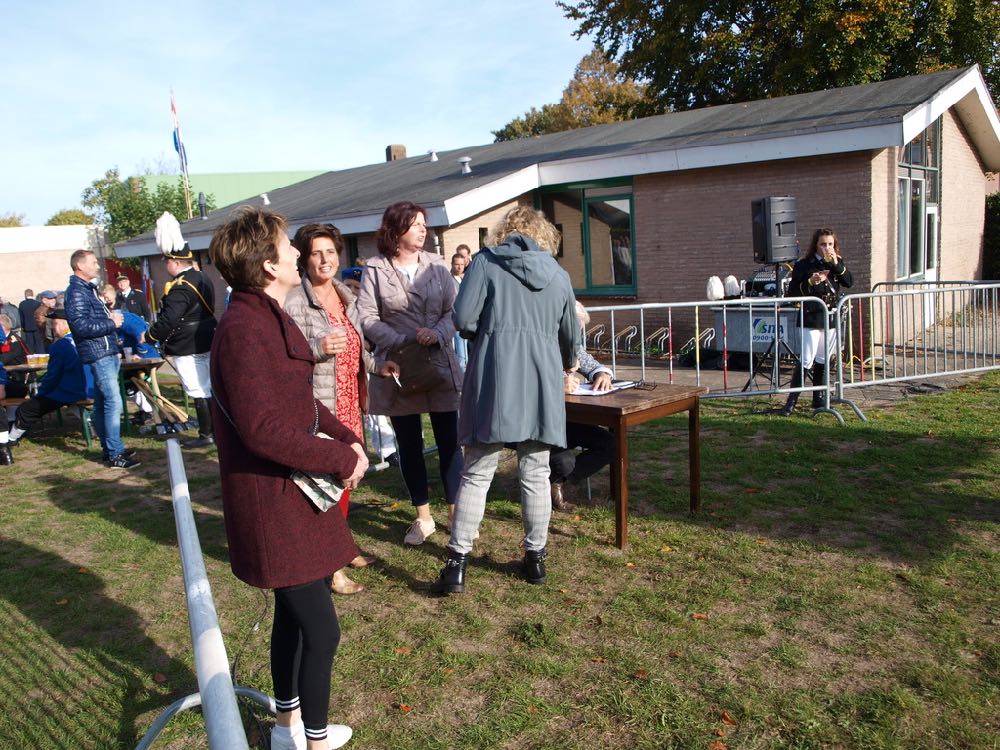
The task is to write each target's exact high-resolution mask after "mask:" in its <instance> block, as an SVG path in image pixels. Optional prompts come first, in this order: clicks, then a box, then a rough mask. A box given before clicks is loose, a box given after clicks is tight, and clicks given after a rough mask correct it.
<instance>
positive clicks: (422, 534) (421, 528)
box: [403, 518, 437, 546]
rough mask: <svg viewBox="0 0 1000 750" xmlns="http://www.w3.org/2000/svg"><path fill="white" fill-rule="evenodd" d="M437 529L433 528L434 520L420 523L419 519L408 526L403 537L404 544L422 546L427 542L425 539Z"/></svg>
mask: <svg viewBox="0 0 1000 750" xmlns="http://www.w3.org/2000/svg"><path fill="white" fill-rule="evenodd" d="M436 528H437V527H435V526H434V519H433V518H431V519H429V520H427V521H421V520H420V519H419V518H418V519H417V520H416V521H414V522H413V523H412V524H410V528H409V529H407V531H406V536H404V537H403V543H404V544H412V545H413V546H417V545H419V544H423V543H424V542H426V541H427V538H428V537H429V536H430V535H431V534H433V533H434V531H435V530H436Z"/></svg>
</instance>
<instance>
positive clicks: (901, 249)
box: [896, 119, 941, 279]
mask: <svg viewBox="0 0 1000 750" xmlns="http://www.w3.org/2000/svg"><path fill="white" fill-rule="evenodd" d="M940 167H941V120H940V119H938V120H937V121H936V122H934V123H933V124H932V125H931V126H930V127H929V128H927V129H926V130H925V131H924V132H922V133H921V134H920V135H918V136H917V137H916V138H914V139H913V140H912V141H910V142H909V143H907V144H906V145H905V146H904V147H903V148H902V149H901V153H900V163H899V167H898V175H899V191H898V195H897V204H896V230H897V231H896V235H897V238H898V244H897V256H896V278H899V279H924V278H928V277H931V278H932V277H933V276H934V273H935V271H936V269H937V256H938V206H939V203H940V200H941V198H940V196H941V169H940Z"/></svg>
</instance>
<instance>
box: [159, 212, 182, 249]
mask: <svg viewBox="0 0 1000 750" xmlns="http://www.w3.org/2000/svg"><path fill="white" fill-rule="evenodd" d="M155 236H156V246H157V247H158V248H160V252H162V253H169V252H171V251H176V250H183V249H184V236H183V235H182V234H181V225H180V223H178V221H177V219H175V218H174V215H173V214H172V213H170V212H169V211H164V212H163V215H162V216H161V217H160V218H159V219H157V220H156V231H155Z"/></svg>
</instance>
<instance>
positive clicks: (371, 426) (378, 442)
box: [365, 414, 396, 461]
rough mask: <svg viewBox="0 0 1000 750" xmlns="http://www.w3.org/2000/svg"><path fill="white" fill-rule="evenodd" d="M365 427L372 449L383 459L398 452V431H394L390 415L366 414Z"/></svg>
mask: <svg viewBox="0 0 1000 750" xmlns="http://www.w3.org/2000/svg"><path fill="white" fill-rule="evenodd" d="M365 427H367V428H368V439H369V442H370V445H371V447H372V450H373V451H374V452H375V454H376V455H377V456H378V457H379V458H381V459H382V460H383V461H384V460H385V459H387V458H389V456H391V455H392V454H393V453H395V452H396V433H395V432H393V431H392V424H391V423H390V422H389V417H386V416H383V415H382V414H365Z"/></svg>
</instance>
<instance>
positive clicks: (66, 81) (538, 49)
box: [0, 0, 590, 224]
mask: <svg viewBox="0 0 1000 750" xmlns="http://www.w3.org/2000/svg"><path fill="white" fill-rule="evenodd" d="M574 30H575V25H574V24H573V23H572V22H570V21H569V20H567V19H566V18H565V17H564V16H563V14H562V12H561V11H560V10H559V8H558V7H556V5H555V2H554V0H466V1H465V2H461V1H458V0H456V1H455V2H444V1H443V0H441V1H438V0H423V1H422V2H404V1H403V0H371V1H369V2H355V1H354V0H326V2H319V1H311V2H306V1H301V2H300V1H299V0H287V2H284V3H257V2H210V3H206V2H189V1H188V0H172V1H171V2H169V3H145V2H134V1H133V2H121V1H114V2H101V1H100V0H95V1H94V2H86V3H84V2H68V1H60V2H47V1H46V0H39V2H29V3H17V4H14V5H10V6H9V7H7V8H6V9H5V12H4V24H3V28H2V29H0V69H2V71H3V73H4V75H3V83H2V84H0V87H2V88H0V91H2V100H3V112H4V115H5V116H4V117H3V118H0V136H2V140H0V142H2V143H3V144H4V145H3V153H2V155H0V163H2V169H0V214H7V213H10V212H14V213H24V214H26V215H27V219H26V221H27V223H30V224H43V223H44V222H45V221H46V220H47V219H48V218H49V217H50V216H51V215H52V214H54V213H55V212H56V211H58V210H60V209H63V208H74V207H79V204H80V193H81V192H82V191H83V189H84V188H85V187H87V186H88V185H90V183H91V182H92V181H93V180H95V179H96V178H98V177H101V176H102V175H103V174H104V172H105V171H106V170H107V169H109V168H111V167H115V166H117V167H118V168H119V169H120V170H121V172H122V174H123V175H127V174H135V173H138V172H141V171H144V170H145V169H153V170H154V171H156V170H157V168H158V167H159V165H160V164H166V165H168V166H169V167H170V168H176V164H177V159H176V154H175V153H174V150H173V145H172V141H171V122H170V102H169V97H170V89H171V88H173V90H174V94H175V96H176V98H177V107H178V111H179V114H180V118H181V129H182V131H183V134H184V142H185V146H186V149H187V154H188V162H189V169H190V171H191V172H192V173H197V172H256V171H271V170H284V169H289V170H291V169H340V168H344V167H351V166H358V165H361V164H370V163H373V162H377V161H381V160H382V159H384V157H385V146H386V145H388V144H389V143H402V144H405V145H406V147H407V149H408V153H409V154H410V155H414V154H421V153H424V152H426V151H428V150H430V149H431V148H434V149H437V150H442V151H443V150H446V149H450V148H459V147H462V146H471V145H477V144H482V143H489V142H491V141H492V140H493V136H492V135H491V134H490V131H491V130H496V129H498V128H500V127H501V126H503V125H504V124H505V123H506V122H508V121H509V120H510V119H512V118H513V117H516V116H517V115H519V114H522V113H523V112H525V111H526V110H528V109H529V108H530V107H532V106H535V107H539V106H541V105H542V104H546V103H548V102H554V101H557V100H558V99H559V97H560V95H561V94H562V90H563V88H564V87H565V85H566V84H567V83H568V81H569V80H570V78H571V77H572V75H573V70H574V68H575V66H576V64H577V63H578V62H579V61H580V59H581V58H582V57H583V56H584V55H585V54H586V53H587V52H588V51H589V49H590V43H589V42H588V41H587V40H577V39H575V38H574V37H573V31H574Z"/></svg>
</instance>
